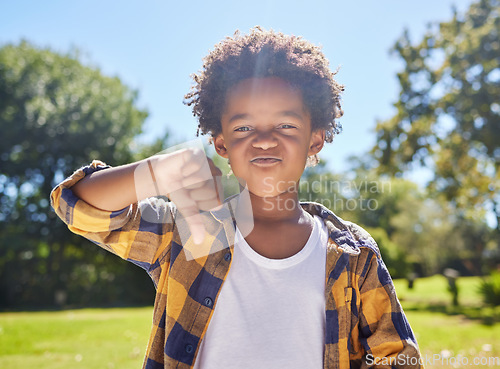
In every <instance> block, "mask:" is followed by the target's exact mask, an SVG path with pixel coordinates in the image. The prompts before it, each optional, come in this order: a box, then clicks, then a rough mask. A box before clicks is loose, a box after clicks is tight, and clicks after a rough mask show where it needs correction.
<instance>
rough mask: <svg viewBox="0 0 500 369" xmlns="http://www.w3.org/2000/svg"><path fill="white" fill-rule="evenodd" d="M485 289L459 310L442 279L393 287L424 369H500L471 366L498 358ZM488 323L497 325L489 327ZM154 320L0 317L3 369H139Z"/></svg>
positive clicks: (66, 314) (462, 283) (138, 314)
mask: <svg viewBox="0 0 500 369" xmlns="http://www.w3.org/2000/svg"><path fill="white" fill-rule="evenodd" d="M479 283H480V279H479V278H477V277H471V278H469V277H467V278H460V279H459V280H458V285H459V288H460V298H459V301H460V304H461V305H460V306H459V307H457V308H454V307H451V306H450V305H451V303H450V302H451V296H450V293H449V292H448V291H447V282H446V279H445V278H444V277H442V276H434V277H429V278H422V279H418V280H417V281H416V283H415V288H414V289H413V290H409V289H408V288H407V282H406V281H405V280H396V281H395V285H396V289H397V291H398V295H399V297H400V299H401V302H402V305H403V307H404V309H405V312H406V314H407V316H408V320H409V321H410V324H411V326H412V328H413V330H414V332H415V334H416V336H417V340H418V343H419V346H420V349H421V351H422V354H423V355H424V356H423V357H424V360H425V359H426V358H428V359H429V360H430V361H427V364H428V365H426V368H431V369H434V368H436V369H437V368H462V367H463V368H465V367H469V368H474V367H475V368H487V367H488V368H500V365H476V366H474V365H472V364H473V360H474V358H479V359H481V358H483V360H487V359H486V358H488V357H500V320H498V319H497V318H498V316H500V311H499V309H498V308H497V309H492V308H483V307H481V306H482V305H481V298H480V296H479V294H478V291H477V286H478V285H479ZM485 316H492V317H493V319H492V320H487V321H486V323H488V324H485V319H484V317H485ZM151 319H152V308H123V309H83V310H67V311H58V312H34V313H33V312H22V313H0V368H2V369H21V368H22V369H24V368H37V369H63V368H64V369H67V368H72V369H73V368H76V369H78V368H85V369H113V368H119V369H132V368H133V369H138V368H141V366H142V361H143V357H144V353H145V351H146V345H147V341H148V337H149V330H150V328H151ZM434 355H441V357H446V356H449V359H448V363H449V364H453V362H452V360H454V358H456V357H457V356H463V357H466V358H467V360H469V366H460V365H455V366H453V365H445V364H446V361H444V362H441V361H434V362H433V361H432V359H433V358H434V357H435V356H434ZM455 360H456V359H455ZM483 362H484V361H483ZM497 363H498V362H497Z"/></svg>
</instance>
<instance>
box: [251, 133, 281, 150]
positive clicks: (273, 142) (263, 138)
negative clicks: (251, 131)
mask: <svg viewBox="0 0 500 369" xmlns="http://www.w3.org/2000/svg"><path fill="white" fill-rule="evenodd" d="M252 146H253V147H255V148H259V149H262V150H267V149H271V148H273V147H276V146H278V140H277V139H276V137H274V135H273V134H272V132H267V131H261V132H258V134H257V135H256V136H255V138H254V140H253V142H252Z"/></svg>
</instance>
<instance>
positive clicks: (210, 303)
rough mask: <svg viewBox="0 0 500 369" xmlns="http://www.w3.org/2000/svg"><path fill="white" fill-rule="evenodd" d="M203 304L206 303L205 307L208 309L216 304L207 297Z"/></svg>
mask: <svg viewBox="0 0 500 369" xmlns="http://www.w3.org/2000/svg"><path fill="white" fill-rule="evenodd" d="M203 302H204V303H205V305H206V306H208V307H212V305H213V303H214V302H213V301H212V299H211V298H210V297H205V299H204V300H203Z"/></svg>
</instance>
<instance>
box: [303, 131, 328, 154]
mask: <svg viewBox="0 0 500 369" xmlns="http://www.w3.org/2000/svg"><path fill="white" fill-rule="evenodd" d="M324 144H325V130H324V129H317V130H315V131H313V132H312V134H311V141H310V142H309V151H308V153H307V156H311V155H316V154H317V153H319V152H320V151H321V149H322V148H323V145H324Z"/></svg>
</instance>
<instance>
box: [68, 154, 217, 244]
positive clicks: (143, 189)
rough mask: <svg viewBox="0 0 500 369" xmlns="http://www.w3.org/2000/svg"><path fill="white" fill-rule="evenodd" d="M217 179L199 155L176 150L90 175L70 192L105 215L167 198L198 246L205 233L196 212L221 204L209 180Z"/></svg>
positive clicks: (212, 169) (214, 171) (213, 169)
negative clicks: (107, 212)
mask: <svg viewBox="0 0 500 369" xmlns="http://www.w3.org/2000/svg"><path fill="white" fill-rule="evenodd" d="M220 175H221V172H220V170H219V169H218V168H217V167H215V165H214V164H213V162H212V161H211V160H210V159H208V158H206V157H205V155H204V153H203V152H202V151H199V150H180V151H176V152H174V153H171V154H166V155H158V156H153V157H151V158H148V159H145V160H141V161H138V162H135V163H131V164H127V165H123V166H119V167H116V168H108V169H106V170H100V171H95V172H92V173H90V174H89V175H87V176H85V177H84V178H83V179H82V180H81V181H79V182H77V183H76V184H74V186H73V187H72V191H73V193H74V194H75V195H76V197H78V198H79V199H81V200H83V201H85V202H86V203H88V204H90V205H92V206H94V207H95V208H98V209H101V210H106V211H118V210H120V209H123V208H125V207H127V206H129V205H131V204H134V203H136V202H138V201H140V200H143V199H146V198H149V197H152V196H159V195H164V196H168V197H170V199H171V200H172V201H173V202H174V203H175V204H176V205H177V208H178V209H179V211H180V212H181V213H183V215H184V216H185V217H186V220H187V221H188V224H189V228H190V229H191V233H192V234H193V236H194V240H195V242H196V241H200V242H201V240H202V239H203V237H204V233H205V230H204V227H203V222H202V220H201V218H200V216H199V211H200V210H208V209H212V208H214V207H216V206H217V205H219V204H220V203H221V200H220V197H219V196H218V194H217V191H216V190H215V186H214V180H213V176H220ZM196 243H199V242H196Z"/></svg>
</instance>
